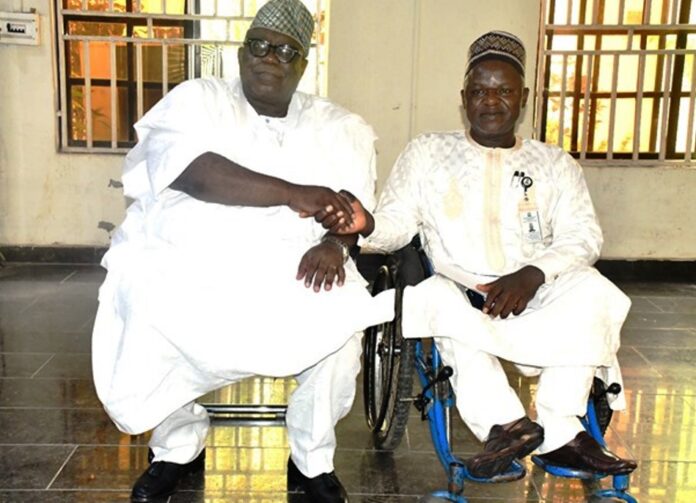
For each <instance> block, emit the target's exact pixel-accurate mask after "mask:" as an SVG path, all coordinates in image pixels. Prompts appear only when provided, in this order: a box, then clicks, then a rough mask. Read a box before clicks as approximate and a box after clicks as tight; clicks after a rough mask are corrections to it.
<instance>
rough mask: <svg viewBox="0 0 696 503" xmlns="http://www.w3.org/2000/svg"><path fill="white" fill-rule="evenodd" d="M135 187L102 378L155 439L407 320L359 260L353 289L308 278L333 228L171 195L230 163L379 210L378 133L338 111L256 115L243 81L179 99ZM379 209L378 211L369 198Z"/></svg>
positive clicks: (98, 353)
mask: <svg viewBox="0 0 696 503" xmlns="http://www.w3.org/2000/svg"><path fill="white" fill-rule="evenodd" d="M136 130H137V132H138V137H139V143H138V144H137V145H136V146H135V148H133V150H131V152H130V153H129V154H128V156H127V158H126V163H125V169H124V175H123V183H124V192H125V194H126V196H128V197H130V198H132V199H134V202H133V203H132V204H131V206H130V207H129V208H128V212H127V216H126V219H125V221H124V222H123V224H122V225H121V227H120V228H119V229H118V231H117V232H116V234H115V235H114V237H113V241H112V245H111V248H110V250H109V251H108V253H107V254H106V256H105V257H104V261H103V265H104V267H106V268H107V269H108V274H107V277H106V280H105V282H104V284H103V285H102V287H101V289H100V292H99V302H100V305H99V311H98V315H97V320H96V323H95V328H94V334H93V368H94V380H95V384H96V388H97V392H98V395H99V398H100V399H101V400H102V402H103V403H104V405H105V408H106V410H107V412H108V413H109V414H110V416H111V417H112V419H113V420H114V421H115V422H116V424H117V425H118V426H119V427H120V428H121V429H122V430H123V431H127V432H130V433H139V432H142V431H146V430H148V429H151V428H152V427H154V426H156V425H157V424H158V423H159V422H160V421H162V420H163V419H164V418H165V417H166V416H168V415H169V414H170V413H171V412H172V411H174V410H175V409H177V408H179V407H181V406H182V405H184V404H186V403H188V402H190V401H191V400H193V399H195V398H197V397H199V396H200V395H202V394H204V393H206V392H208V391H210V390H213V389H216V388H219V387H221V386H224V385H226V384H229V383H230V382H233V381H235V380H238V379H240V378H242V377H246V376H249V375H251V374H263V375H270V376H285V375H292V374H297V373H299V372H301V371H302V370H304V369H306V368H308V367H310V366H312V365H314V364H316V363H317V362H318V361H320V360H321V359H323V358H324V357H326V356H327V355H329V354H331V353H332V352H334V351H336V350H337V349H339V348H340V347H341V346H342V345H343V344H344V343H345V342H346V341H347V340H348V339H349V338H350V337H351V336H352V335H353V334H354V333H355V332H357V331H360V330H362V329H364V328H365V327H366V326H368V325H372V324H376V323H380V322H383V321H385V320H388V319H391V318H392V317H393V305H392V302H393V300H390V299H389V298H388V296H384V297H382V298H376V299H373V298H372V297H371V296H370V294H369V292H368V291H367V290H366V288H365V281H364V280H363V278H362V277H361V276H360V275H359V274H358V272H357V269H356V268H355V265H354V263H353V262H352V261H349V262H348V263H347V264H346V275H347V278H346V283H345V285H344V286H343V287H337V286H335V285H334V288H333V289H332V290H331V291H330V292H326V291H322V292H320V293H315V292H314V291H313V290H311V289H307V288H305V286H304V282H303V281H297V280H296V279H295V275H296V273H297V268H298V265H299V262H300V259H301V257H302V255H303V254H304V253H305V252H306V251H307V250H308V249H309V248H310V247H312V246H314V245H316V244H317V243H318V242H319V241H320V238H321V236H322V235H323V234H324V233H325V231H324V230H323V229H322V228H321V226H320V225H319V224H317V223H315V222H314V220H313V219H311V218H306V219H302V218H300V217H299V216H298V215H297V213H294V212H293V211H291V210H290V209H288V208H287V207H271V208H252V207H236V206H225V205H220V204H212V203H206V202H202V201H199V200H196V199H194V198H192V197H189V196H188V195H186V194H184V193H182V192H178V191H174V190H172V189H169V188H168V186H169V185H170V184H171V183H172V182H173V181H174V180H175V179H176V178H177V177H178V176H179V174H181V173H182V171H183V170H184V169H185V168H186V167H187V166H188V165H189V163H190V162H191V161H192V160H194V159H195V158H196V157H198V156H199V155H201V154H203V153H205V152H208V151H210V152H215V153H218V154H220V155H223V156H225V157H227V158H229V159H231V160H233V161H235V162H237V163H238V164H240V165H242V166H245V167H247V168H249V169H251V170H254V171H257V172H261V173H265V174H269V175H273V176H276V177H279V178H283V179H285V180H288V181H291V182H294V183H300V184H312V185H324V186H328V187H331V188H332V189H334V190H339V189H347V190H350V191H351V192H353V193H354V194H356V195H357V196H358V197H360V198H361V200H365V201H367V202H368V204H370V202H371V201H373V199H374V194H373V190H374V189H373V187H374V180H375V168H374V146H373V144H374V138H375V137H374V133H373V131H372V129H371V128H370V127H369V126H368V125H367V124H366V123H365V122H363V121H362V119H361V118H359V117H358V116H356V115H354V114H351V113H349V112H347V111H346V110H344V109H342V108H340V107H338V106H336V105H333V104H331V103H330V102H328V101H327V100H324V99H321V98H317V97H314V96H310V95H306V94H302V93H296V94H295V95H294V96H293V99H292V102H291V104H290V107H289V110H288V114H287V117H285V118H284V119H270V118H265V117H261V116H259V115H257V114H256V112H255V111H254V110H253V108H252V107H251V106H250V105H249V104H248V103H247V101H246V99H245V98H244V95H243V92H242V89H241V84H240V82H239V80H238V79H237V80H234V81H223V80H219V79H205V80H194V81H188V82H185V83H183V84H181V85H179V86H178V87H176V88H175V89H174V90H173V91H172V92H171V93H169V94H168V95H167V96H166V97H165V98H164V99H163V100H162V101H160V103H158V104H157V105H156V106H155V107H154V108H153V109H152V110H151V111H150V112H148V113H147V114H146V115H145V116H144V117H143V119H142V120H141V121H140V122H138V124H136ZM363 198H364V199H363Z"/></svg>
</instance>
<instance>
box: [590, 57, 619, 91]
mask: <svg viewBox="0 0 696 503" xmlns="http://www.w3.org/2000/svg"><path fill="white" fill-rule="evenodd" d="M597 59H599V64H598V65H597ZM594 64H595V65H596V67H595V68H596V73H595V75H594V77H593V79H594V83H595V86H596V89H597V91H599V92H607V93H610V92H611V84H612V79H613V78H614V56H613V55H611V56H595V63H594Z"/></svg>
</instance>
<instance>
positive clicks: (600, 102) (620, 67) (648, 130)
mask: <svg viewBox="0 0 696 503" xmlns="http://www.w3.org/2000/svg"><path fill="white" fill-rule="evenodd" d="M694 3H696V2H694V1H693V0H542V15H543V16H544V17H543V19H542V23H541V33H540V47H539V61H538V71H539V73H538V76H537V96H538V97H539V99H538V101H537V110H536V116H535V119H536V121H535V125H536V133H537V137H538V138H539V139H541V140H542V141H546V142H548V143H554V144H558V145H559V146H561V147H563V148H564V149H565V150H567V151H569V152H571V153H572V154H573V155H574V156H576V157H578V158H579V159H581V160H585V161H589V162H592V161H593V160H601V161H603V162H606V160H614V161H615V164H653V165H654V164H658V163H660V164H663V163H664V162H665V161H667V162H672V163H678V164H681V165H690V164H693V163H694V161H693V157H694V155H693V150H694V147H695V145H694V143H695V138H694V105H695V102H696V80H695V78H694V76H695V74H696V9H695V8H694V7H696V6H694V5H693V4H694Z"/></svg>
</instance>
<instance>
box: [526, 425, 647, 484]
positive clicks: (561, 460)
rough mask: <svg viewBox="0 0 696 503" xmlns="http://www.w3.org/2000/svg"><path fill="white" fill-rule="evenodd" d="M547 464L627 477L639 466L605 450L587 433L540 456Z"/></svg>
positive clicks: (580, 434)
mask: <svg viewBox="0 0 696 503" xmlns="http://www.w3.org/2000/svg"><path fill="white" fill-rule="evenodd" d="M539 458H540V459H541V460H543V461H544V462H545V463H548V464H550V465H554V466H564V467H568V468H574V469H576V470H582V471H588V472H593V473H597V474H606V475H625V474H627V473H631V472H632V471H633V470H635V469H636V467H637V466H638V465H637V464H636V462H635V461H633V460H632V459H622V458H620V457H618V456H617V455H616V454H614V453H613V452H610V451H609V450H607V449H605V448H604V447H602V446H601V445H599V443H597V441H596V440H595V439H594V438H592V436H590V434H589V433H587V432H586V431H581V432H580V433H578V434H577V436H576V437H575V438H574V439H573V440H571V441H570V442H568V443H567V444H565V445H564V446H563V447H559V448H558V449H556V450H555V451H551V452H547V453H546V454H542V455H540V456H539Z"/></svg>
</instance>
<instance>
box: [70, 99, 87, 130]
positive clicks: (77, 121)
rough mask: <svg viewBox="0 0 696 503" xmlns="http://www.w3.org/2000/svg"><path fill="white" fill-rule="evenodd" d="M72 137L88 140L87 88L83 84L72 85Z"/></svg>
mask: <svg viewBox="0 0 696 503" xmlns="http://www.w3.org/2000/svg"><path fill="white" fill-rule="evenodd" d="M70 105H71V106H70V139H71V140H73V141H86V140H87V119H86V114H85V109H86V108H87V107H86V105H85V89H84V87H83V86H71V87H70Z"/></svg>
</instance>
